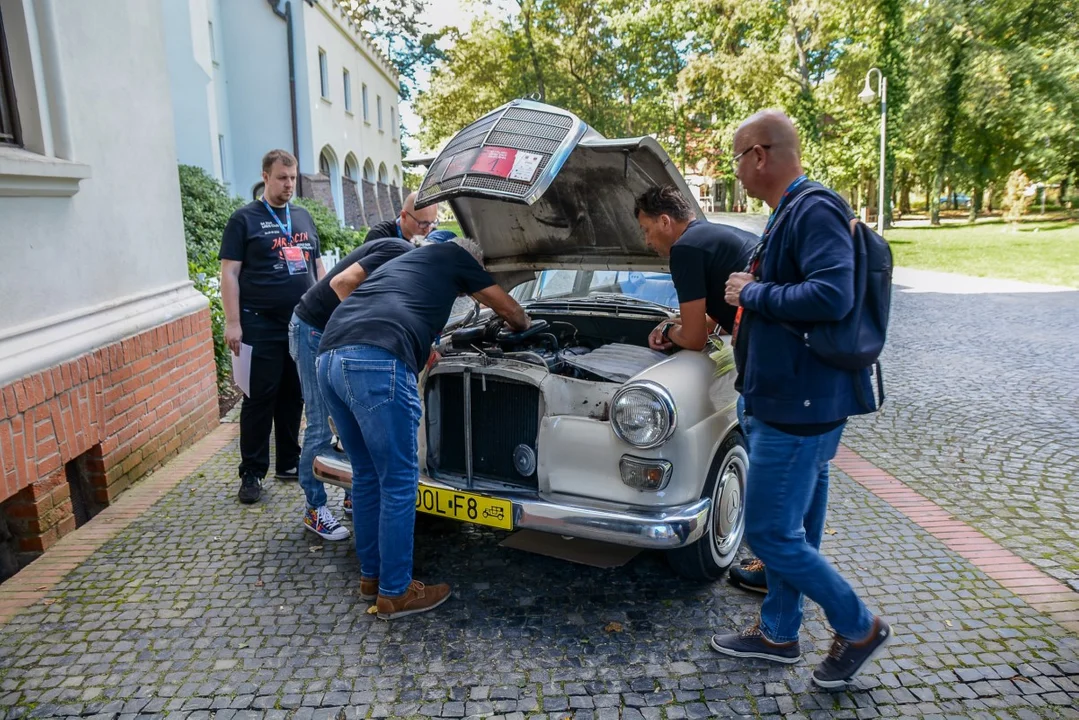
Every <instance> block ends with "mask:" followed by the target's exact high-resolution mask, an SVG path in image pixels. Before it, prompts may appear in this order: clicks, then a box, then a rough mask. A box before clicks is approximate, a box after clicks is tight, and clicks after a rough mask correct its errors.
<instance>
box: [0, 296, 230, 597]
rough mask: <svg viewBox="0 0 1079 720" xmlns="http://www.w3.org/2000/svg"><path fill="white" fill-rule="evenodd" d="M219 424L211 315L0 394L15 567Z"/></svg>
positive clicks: (1, 479) (0, 462)
mask: <svg viewBox="0 0 1079 720" xmlns="http://www.w3.org/2000/svg"><path fill="white" fill-rule="evenodd" d="M217 424H218V403H217V385H216V374H215V368H214V355H213V338H212V336H211V331H210V311H209V309H205V310H202V311H200V312H197V313H194V314H192V315H188V316H186V317H183V318H180V319H177V320H174V321H172V322H169V323H166V324H164V325H160V326H158V327H156V328H152V329H150V330H147V331H145V332H142V333H140V334H138V335H134V336H131V337H128V338H125V339H123V340H120V341H118V342H115V343H112V344H110V345H106V346H104V347H101V348H98V349H97V350H95V351H93V352H90V353H87V354H85V355H82V356H80V357H77V358H75V359H73V360H70V361H68V362H64V363H61V364H59V365H56V366H54V367H51V368H47V369H45V370H42V371H39V372H37V373H35V374H33V375H29V376H27V377H24V378H21V379H19V380H16V381H15V382H12V383H10V384H8V385H5V386H3V387H0V516H3V517H2V518H0V519H4V520H6V525H7V530H8V533H9V534H10V536H11V540H10V542H11V543H13V544H14V545H15V552H16V555H17V558H18V564H19V565H25V564H26V563H27V562H29V561H31V560H32V559H33V558H34V557H36V555H37V554H40V553H41V552H42V551H44V550H45V549H46V548H48V547H49V546H50V545H51V544H53V543H54V542H56V541H57V540H58V539H59V538H60V537H62V536H63V535H65V534H66V533H69V532H71V531H72V530H73V529H75V525H76V519H75V512H74V508H73V506H72V497H71V486H70V484H69V476H71V475H72V473H76V474H78V475H79V476H80V477H81V478H83V479H85V480H86V481H88V483H89V486H90V489H91V492H90V494H91V495H92V497H91V498H89V499H88V500H84V502H87V501H88V502H91V503H92V504H94V505H96V506H105V505H108V504H110V503H111V502H112V501H113V500H115V499H116V497H117V495H119V494H120V493H122V492H123V491H124V490H125V489H126V488H127V487H128V486H130V485H131V483H132V482H134V481H135V480H137V479H138V478H139V477H141V476H142V475H144V474H146V473H147V472H149V471H151V470H153V469H154V468H156V467H158V466H160V465H161V464H162V463H163V462H164V461H165V460H166V459H168V458H169V457H171V456H172V455H175V454H176V453H177V452H178V451H179V450H180V449H181V448H182V447H184V446H185V445H188V444H189V443H191V442H192V441H194V440H196V439H198V438H200V437H202V436H203V435H205V434H206V433H208V432H209V431H211V430H212V429H213V428H214V427H216V426H217ZM0 579H2V578H0Z"/></svg>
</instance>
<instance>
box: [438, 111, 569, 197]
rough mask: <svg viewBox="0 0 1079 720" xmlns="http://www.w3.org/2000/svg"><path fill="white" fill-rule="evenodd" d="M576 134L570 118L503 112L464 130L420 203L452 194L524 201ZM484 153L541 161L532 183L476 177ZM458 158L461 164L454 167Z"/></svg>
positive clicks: (441, 155)
mask: <svg viewBox="0 0 1079 720" xmlns="http://www.w3.org/2000/svg"><path fill="white" fill-rule="evenodd" d="M575 130H576V127H575V120H574V118H572V117H571V116H569V115H565V114H561V113H556V112H551V111H549V110H544V109H540V108H533V107H516V106H513V105H512V104H511V105H507V106H503V107H502V108H500V109H499V110H495V111H493V112H492V113H489V114H488V115H485V116H484V117H482V118H480V119H479V120H477V121H476V122H475V123H473V125H472V126H470V127H468V128H466V129H464V130H462V131H461V132H460V133H458V134H457V135H456V136H455V137H454V138H453V140H451V141H450V142H449V144H447V145H446V147H445V148H443V149H442V151H441V152H440V153H439V155H438V157H437V158H436V160H435V162H434V164H433V165H431V168H430V169H429V170H428V171H427V174H426V177H425V178H424V181H423V183H421V184H420V189H419V195H418V198H417V199H418V201H421V202H427V201H429V200H431V199H432V198H435V197H437V196H440V195H441V194H442V193H445V192H448V191H451V190H458V189H462V190H467V189H474V190H488V191H494V192H498V193H502V194H503V195H506V196H509V197H514V198H523V197H525V196H526V195H528V194H529V192H531V191H532V189H533V188H534V187H535V185H536V183H537V182H539V180H540V178H541V177H542V175H543V171H544V170H545V169H546V168H547V164H548V163H549V162H550V161H551V158H552V157H553V156H554V155H555V154H556V153H557V152H558V148H559V147H560V146H561V145H562V144H563V143H564V142H567V140H568V139H570V137H571V135H573V134H574V132H575ZM483 147H501V148H510V149H513V150H520V151H524V152H530V153H535V154H537V155H539V156H540V160H539V164H538V166H537V168H536V171H535V174H534V177H533V180H532V181H524V180H514V179H509V178H500V177H494V176H488V175H483V174H478V173H473V172H471V171H470V168H471V165H472V158H474V157H475V153H478V152H479V151H480V149H481V148H483ZM455 158H456V159H457V164H456V165H455V166H452V167H451V165H452V164H453V162H454V160H455Z"/></svg>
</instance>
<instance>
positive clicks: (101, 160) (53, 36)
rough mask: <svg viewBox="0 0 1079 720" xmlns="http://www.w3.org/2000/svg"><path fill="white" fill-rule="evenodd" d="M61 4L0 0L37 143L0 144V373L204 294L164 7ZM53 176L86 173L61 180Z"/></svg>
mask: <svg viewBox="0 0 1079 720" xmlns="http://www.w3.org/2000/svg"><path fill="white" fill-rule="evenodd" d="M59 5H60V3H56V2H54V0H43V1H40V2H38V1H35V2H33V3H31V2H24V0H0V11H2V12H3V16H4V23H5V30H6V33H7V36H8V41H9V47H10V49H11V54H12V65H13V68H14V72H15V75H16V93H17V95H18V98H17V100H18V106H19V113H20V117H22V119H23V123H22V124H23V130H24V134H25V136H26V138H27V140H28V142H27V143H26V150H14V149H7V148H0V218H2V222H0V224H2V226H3V229H4V236H5V237H6V238H8V239H9V240H8V241H5V242H4V243H3V248H4V262H3V263H0V307H3V308H5V309H6V312H4V313H2V314H0V384H2V382H3V380H5V379H11V378H13V377H19V376H20V374H25V373H26V372H29V371H33V370H34V369H37V368H40V367H47V366H49V365H51V364H54V363H55V362H57V361H58V360H62V359H65V358H66V357H73V356H74V355H73V353H77V352H80V351H81V352H85V351H86V350H87V349H89V348H92V347H96V346H99V345H100V344H103V343H104V342H108V341H110V340H112V339H116V338H117V337H123V336H125V335H127V334H131V332H133V331H137V330H138V329H140V328H144V327H152V326H154V325H157V324H160V323H161V322H163V321H165V319H169V318H175V317H177V316H179V315H180V314H183V312H185V310H184V307H185V305H184V304H185V303H186V307H187V308H188V309H187V310H186V312H190V311H191V310H190V308H192V307H196V306H201V307H205V304H206V301H205V298H203V297H202V296H201V295H199V294H198V293H197V292H195V291H194V290H193V289H192V288H191V287H190V283H189V281H188V279H187V261H186V256H185V249H184V237H183V219H182V216H181V211H180V198H179V180H178V175H177V172H176V135H175V133H174V129H173V111H172V102H171V97H170V90H169V87H170V83H169V72H168V67H167V64H166V50H165V48H166V45H165V38H164V34H163V30H162V28H163V25H164V19H165V18H164V14H163V11H162V5H161V4H160V3H157V2H144V1H143V0H95V1H94V2H92V3H83V2H64V3H62V11H61V8H60V7H59ZM27 13H29V18H30V19H29V21H27V19H26V17H27ZM27 22H29V23H30V24H31V25H35V26H36V29H31V30H29V31H28V30H27ZM28 33H29V34H28ZM27 38H29V41H28V40H27ZM28 42H29V47H30V50H29V52H27V47H28V44H27V43H28ZM103 68H107V69H108V72H103V71H102V69H103ZM35 93H37V98H38V99H40V98H46V99H47V100H48V102H46V103H44V104H39V103H38V102H35ZM43 118H44V120H43ZM36 166H40V169H38V167H36ZM28 168H33V169H28ZM80 168H81V170H80ZM39 174H40V177H33V176H34V175H39ZM57 174H61V175H62V174H68V175H71V176H74V175H79V174H81V175H83V176H85V175H88V177H85V178H84V179H82V180H81V181H77V187H76V183H74V182H73V183H71V184H70V186H69V187H68V188H67V189H66V190H62V191H61V190H57V189H56V187H54V181H53V180H50V179H49V177H47V176H48V175H57ZM72 193H73V194H72ZM50 195H51V196H50ZM13 238H18V241H17V242H16V241H14V240H12V239H13Z"/></svg>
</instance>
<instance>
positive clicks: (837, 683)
mask: <svg viewBox="0 0 1079 720" xmlns="http://www.w3.org/2000/svg"><path fill="white" fill-rule="evenodd" d="M891 641H892V628H891V626H890V625H889V624H888V623H886V622H884V621H883V620H881V619H880V618H879V617H875V618H873V631H872V632H871V633H870V634H869V637H868V638H866V639H865V640H862V641H861V642H851V641H850V640H844V639H843V638H841V637H839V636H838V635H836V636H835V640H833V641H832V649H831V650H829V651H828V657H826V658H825V659H824V662H822V663H821V664H820V666H819V667H818V668H817V669H816V670H814V671H813V684H814V685H817V686H819V687H822V688H828V689H832V688H843V687H846V686H847V683H849V682H850V681H851V679H852V678H853V677H854V676H855V675H857V674H858V673H859V672H860V671H861V669H862V668H863V667H865V666H866V663H868V662H869V661H870V660H872V659H873V658H875V657H876V656H877V655H879V654H880V652H881V651H882V650H883V649H884V646H885V645H887V644H888V643H890V642H891Z"/></svg>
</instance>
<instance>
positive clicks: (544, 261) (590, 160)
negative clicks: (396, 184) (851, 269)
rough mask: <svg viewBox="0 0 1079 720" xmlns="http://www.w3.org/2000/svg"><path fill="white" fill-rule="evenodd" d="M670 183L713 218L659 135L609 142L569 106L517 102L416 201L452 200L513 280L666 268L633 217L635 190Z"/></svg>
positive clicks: (449, 148)
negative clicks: (552, 273)
mask: <svg viewBox="0 0 1079 720" xmlns="http://www.w3.org/2000/svg"><path fill="white" fill-rule="evenodd" d="M663 184H671V185H674V186H676V187H677V188H678V189H679V190H681V191H682V194H683V195H685V197H686V198H687V199H688V200H689V202H690V203H691V204H692V205H693V207H694V209H695V211H696V213H697V217H698V218H699V219H701V220H704V219H705V216H704V213H703V212H702V211H701V209H700V207H699V206H698V205H697V202H696V200H695V199H694V197H693V193H692V192H691V191H690V189H689V187H688V186H687V185H686V182H685V180H684V179H683V178H682V175H681V174H680V173H679V172H678V170H677V169H676V167H675V165H674V163H673V162H672V161H671V159H670V158H669V157H668V156H667V153H666V152H665V151H664V150H663V148H662V147H660V145H659V143H657V142H656V141H655V140H654V139H653V138H651V137H637V138H626V139H615V140H611V139H606V138H604V137H603V136H601V135H600V134H599V133H597V132H596V131H595V130H593V129H592V128H591V127H589V126H588V125H586V124H585V123H584V122H583V121H582V120H581V119H580V118H578V117H577V116H576V115H574V114H573V113H570V112H568V111H566V110H562V109H561V108H557V107H553V106H551V105H545V104H543V103H538V102H534V101H531V100H514V101H513V102H510V103H507V104H506V105H503V106H502V107H500V108H498V109H497V110H493V111H491V112H490V113H488V114H486V115H484V116H483V117H481V118H480V119H478V120H476V121H475V122H473V123H472V124H471V125H469V126H467V127H465V128H464V129H463V130H461V131H460V132H458V133H457V134H456V135H455V136H454V137H453V139H452V140H450V141H449V142H448V143H447V144H446V145H445V147H444V148H443V149H442V150H441V151H440V152H439V153H438V155H437V156H436V157H435V159H434V161H433V162H432V163H431V165H430V167H429V170H428V172H427V175H426V177H425V178H424V180H423V183H422V184H421V185H420V189H419V191H418V196H417V200H416V207H425V206H427V205H430V204H432V203H435V202H448V203H449V204H450V206H451V208H452V209H453V213H454V215H456V216H457V220H458V221H459V222H460V223H461V230H462V232H463V233H464V234H465V235H466V236H468V237H471V238H473V239H474V240H476V241H477V242H479V244H480V245H481V246H482V247H483V252H484V255H485V260H486V265H487V269H488V270H489V271H490V272H491V273H493V274H495V276H496V278H497V279H498V281H499V283H500V284H501V285H502V286H503V287H512V286H513V285H515V284H516V283H517V282H519V281H520V280H523V279H526V278H531V277H532V275H533V273H534V272H535V271H536V270H546V269H552V268H565V269H574V268H579V269H592V270H606V269H611V270H615V269H630V268H639V269H647V270H657V271H666V270H667V259H666V258H662V257H660V256H659V255H657V254H656V253H655V252H653V251H652V250H650V249H649V248H648V246H647V245H646V244H645V242H644V233H642V232H641V229H640V226H639V225H638V224H637V219H636V217H635V216H634V214H633V206H634V202H635V199H636V197H637V196H638V195H640V194H641V193H642V192H644V191H645V190H646V189H648V188H649V187H651V186H653V185H663ZM755 220H759V218H753V217H748V216H745V215H734V214H726V215H724V216H722V218H721V219H720V222H724V223H727V224H730V225H733V226H736V227H742V228H745V229H747V230H750V231H754V232H759V231H760V227H759V225H761V224H762V223H760V222H755Z"/></svg>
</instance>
